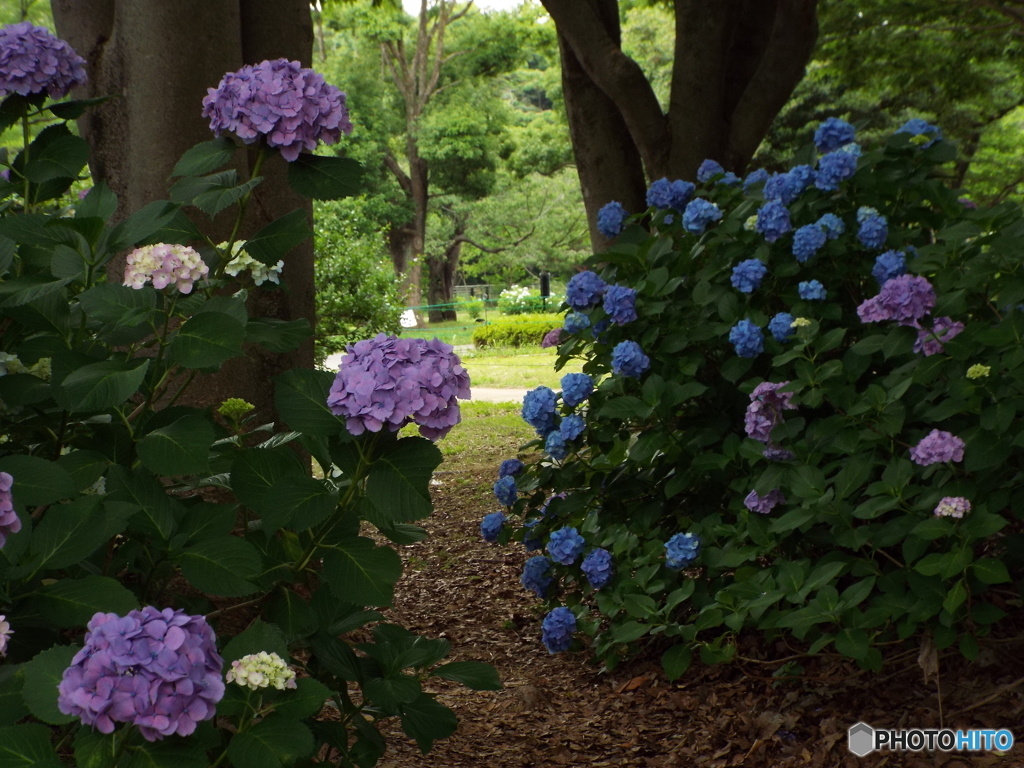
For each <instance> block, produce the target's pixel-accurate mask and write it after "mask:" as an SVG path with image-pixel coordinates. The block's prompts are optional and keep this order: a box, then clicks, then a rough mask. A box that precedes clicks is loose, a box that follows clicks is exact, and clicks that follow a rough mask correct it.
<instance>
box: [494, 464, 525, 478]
mask: <svg viewBox="0 0 1024 768" xmlns="http://www.w3.org/2000/svg"><path fill="white" fill-rule="evenodd" d="M525 468H526V465H525V464H523V462H521V461H520V460H519V459H505V460H504V461H503V462H501V466H500V467H498V479H499V480H500V479H501V478H503V477H515V476H516V475H518V474H519V473H520V472H522V471H523V470H524V469H525Z"/></svg>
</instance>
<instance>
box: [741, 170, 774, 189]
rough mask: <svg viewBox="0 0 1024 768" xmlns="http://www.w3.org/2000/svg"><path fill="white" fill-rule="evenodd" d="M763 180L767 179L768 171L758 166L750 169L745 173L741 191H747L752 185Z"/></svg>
mask: <svg viewBox="0 0 1024 768" xmlns="http://www.w3.org/2000/svg"><path fill="white" fill-rule="evenodd" d="M765 181H768V171H766V170H765V169H764V168H758V169H757V170H756V171H751V172H750V173H748V174H747V178H745V179H744V180H743V191H744V192H749V191H750V188H751V187H752V186H754V185H755V184H760V183H762V182H765Z"/></svg>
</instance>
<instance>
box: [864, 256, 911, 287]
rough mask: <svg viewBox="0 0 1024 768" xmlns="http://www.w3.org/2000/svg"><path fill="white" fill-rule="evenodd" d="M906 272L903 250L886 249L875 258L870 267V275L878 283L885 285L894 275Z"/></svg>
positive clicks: (897, 275)
mask: <svg viewBox="0 0 1024 768" xmlns="http://www.w3.org/2000/svg"><path fill="white" fill-rule="evenodd" d="M905 274H907V259H906V256H905V255H904V253H903V251H886V252H885V253H883V254H882V255H881V256H879V257H878V258H877V259H875V266H874V267H872V268H871V276H872V277H874V278H875V280H877V281H878V284H879V285H885V284H886V283H887V282H889V281H890V280H892V279H893V278H894V277H899V276H900V275H905Z"/></svg>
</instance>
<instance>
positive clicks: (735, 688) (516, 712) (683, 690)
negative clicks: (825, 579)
mask: <svg viewBox="0 0 1024 768" xmlns="http://www.w3.org/2000/svg"><path fill="white" fill-rule="evenodd" d="M517 448H518V444H517V443H516V441H515V440H514V438H509V439H508V440H507V441H505V442H504V443H503V442H502V441H501V440H500V438H498V437H495V443H494V444H489V445H488V446H487V447H486V448H481V449H479V450H474V451H472V455H468V454H462V455H457V456H453V457H449V459H447V460H446V462H445V464H443V465H442V467H441V468H440V471H438V472H437V473H436V475H435V479H434V481H433V483H434V496H435V505H436V511H435V513H434V514H433V515H432V516H431V517H430V518H429V519H427V520H425V521H423V522H422V523H421V524H422V525H424V527H425V528H426V529H427V530H428V531H429V533H430V536H429V538H428V539H426V540H425V541H423V542H420V543H418V544H415V545H412V546H409V547H404V548H400V549H401V550H402V556H403V558H404V561H405V575H404V576H403V577H402V580H401V582H400V583H399V586H398V591H397V596H396V601H395V606H394V607H393V608H392V609H389V610H388V611H387V614H388V618H389V619H390V620H392V621H396V622H398V623H401V624H402V625H403V626H406V627H408V628H409V629H411V630H413V631H416V632H418V633H421V634H425V635H427V636H430V637H445V638H447V639H448V640H449V641H450V642H451V644H452V654H451V656H450V657H449V660H452V661H460V660H476V661H486V662H489V663H491V664H493V665H494V666H495V667H496V668H497V670H498V673H499V675H500V677H501V679H502V681H503V683H504V686H505V687H504V689H503V690H501V691H494V692H475V691H471V690H468V689H466V688H464V687H462V686H460V685H457V684H454V683H448V682H446V681H443V680H431V681H428V683H427V686H426V689H427V690H428V691H429V692H431V693H436V694H438V697H439V699H440V700H441V701H442V702H444V703H445V704H446V705H448V706H449V707H451V708H452V709H453V710H454V711H455V713H456V714H457V715H458V717H459V720H460V724H459V728H458V730H457V731H456V733H455V734H454V735H453V736H452V737H451V738H449V739H446V740H443V741H439V742H436V743H435V745H434V749H433V750H432V751H431V752H430V753H429V754H427V755H426V756H424V755H422V754H421V753H420V751H419V749H418V748H417V747H416V744H415V743H414V742H413V741H412V740H410V739H409V738H408V737H406V736H405V735H404V734H403V733H402V732H401V728H400V727H399V725H398V724H397V723H393V724H389V725H388V727H386V728H385V735H386V737H387V739H388V751H387V753H386V754H385V756H384V757H383V759H382V760H381V762H380V763H379V764H378V765H379V766H381V768H411V767H412V766H416V767H417V768H423V767H434V766H437V767H441V766H450V767H452V768H456V767H457V768H478V767H479V768H484V766H486V768H522V767H524V766H643V767H644V768H654V767H655V766H666V767H667V766H709V768H726V766H751V767H752V768H761V767H762V766H765V767H767V766H843V767H844V768H845V767H847V766H849V767H851V768H852V766H912V767H913V768H917V767H919V766H945V768H962V767H963V766H997V765H998V766H1024V745H1021V743H1020V742H1019V741H1018V744H1017V745H1015V746H1014V748H1013V749H1012V750H1011V752H1010V753H1009V754H1007V755H1002V756H1000V755H997V754H995V753H987V754H982V755H979V754H977V753H976V754H975V755H971V754H970V753H966V752H954V753H944V752H941V751H937V750H936V751H935V752H932V753H930V752H927V751H924V752H919V753H895V752H888V751H885V752H881V753H873V754H871V755H869V756H867V757H865V758H857V757H855V756H854V755H852V754H851V753H850V752H849V751H848V749H847V729H848V728H849V727H850V726H852V725H853V724H854V723H856V722H858V721H864V722H867V723H869V724H871V725H874V726H878V727H887V728H936V727H939V725H940V723H942V724H943V725H944V726H945V727H951V728H953V729H957V728H961V729H967V728H990V729H998V728H1009V729H1010V730H1011V731H1014V730H1015V726H1016V725H1017V724H1018V723H1019V722H1020V720H1021V713H1022V711H1024V631H1021V630H1022V627H1024V616H1022V614H1021V611H1017V613H1016V614H1015V615H1013V616H1012V617H1011V619H1010V620H1008V622H1007V624H1006V626H1005V628H1004V629H1003V630H1002V631H1001V632H1000V633H999V636H997V637H993V638H989V639H987V640H986V641H984V642H983V644H982V652H981V654H980V655H979V657H978V659H977V660H976V661H975V662H974V663H971V664H968V663H967V662H966V661H965V660H964V659H963V658H962V657H961V656H960V654H959V652H957V651H956V649H955V648H950V649H948V650H947V651H944V652H940V654H939V665H940V671H941V678H940V679H938V680H936V678H935V677H934V676H933V677H932V679H931V680H930V681H929V682H927V683H926V682H925V680H924V676H923V674H922V667H921V666H920V665H919V663H918V655H919V651H920V649H919V647H918V644H917V642H916V641H915V642H913V643H908V644H906V645H902V646H893V647H891V648H889V649H888V650H887V653H886V663H885V666H884V668H883V670H882V672H881V673H877V674H873V673H868V672H862V671H860V670H859V669H858V668H857V667H856V665H855V664H853V663H851V662H850V661H849V660H845V659H843V658H841V657H839V656H836V655H827V654H822V655H819V656H817V657H814V658H811V659H800V661H799V663H800V665H801V666H802V667H803V672H802V674H801V675H800V676H799V677H797V678H784V679H779V678H774V677H772V673H773V672H776V671H777V670H780V668H782V666H783V664H784V663H785V658H786V657H790V656H794V655H795V654H799V653H800V652H801V648H800V647H799V646H798V645H797V644H795V643H794V644H792V645H786V644H782V643H780V644H779V645H777V646H771V647H765V646H764V644H763V643H762V641H761V640H760V639H759V638H757V637H753V636H750V637H742V638H741V639H740V643H739V646H740V649H739V655H740V656H742V657H743V659H744V660H743V661H737V662H735V663H733V664H730V665H718V666H704V665H702V664H701V663H700V662H699V661H695V662H694V664H693V665H692V666H691V667H690V669H689V670H688V671H687V673H686V674H685V675H683V677H682V678H680V679H679V680H677V681H675V682H669V681H668V680H667V679H666V678H665V676H664V674H663V673H662V671H661V669H660V665H659V664H658V661H657V656H656V655H655V654H653V653H651V654H649V655H648V656H647V657H644V656H641V657H640V658H637V659H635V660H633V661H631V662H629V663H627V664H623V665H621V666H619V667H618V668H617V669H616V670H615V671H614V672H611V673H603V674H602V673H601V672H600V668H599V666H598V665H596V664H594V663H593V662H592V660H591V658H590V657H589V655H588V654H587V653H586V652H584V651H581V652H578V653H569V654H558V655H551V654H548V653H547V651H546V650H545V648H544V646H543V645H542V644H541V641H540V626H539V625H540V618H541V616H542V608H541V606H540V604H539V602H538V601H537V600H536V599H535V598H533V596H532V595H531V594H529V593H528V592H526V591H525V590H524V589H522V587H521V586H520V584H519V575H520V572H521V568H522V563H523V562H524V560H525V559H526V555H525V553H524V552H523V550H522V548H521V547H517V546H514V545H510V546H507V547H501V546H498V545H490V544H487V543H486V542H484V541H483V540H482V539H481V537H480V533H479V525H480V519H481V518H482V517H483V515H484V514H486V513H487V512H491V511H495V504H494V501H493V497H492V496H491V486H492V485H493V483H494V480H495V468H496V467H497V465H498V463H499V462H500V461H501V459H504V458H508V457H510V456H514V455H515V454H516V450H517ZM1010 610H1013V609H1012V608H1011V609H1010ZM940 694H941V695H940ZM1015 736H1017V737H1018V739H1020V738H1024V731H1021V730H1020V729H1016V733H1015Z"/></svg>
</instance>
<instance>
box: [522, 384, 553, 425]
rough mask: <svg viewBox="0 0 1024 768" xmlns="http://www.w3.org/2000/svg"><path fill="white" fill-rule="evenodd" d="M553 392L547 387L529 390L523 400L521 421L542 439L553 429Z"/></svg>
mask: <svg viewBox="0 0 1024 768" xmlns="http://www.w3.org/2000/svg"><path fill="white" fill-rule="evenodd" d="M555 405H556V404H555V391H554V390H553V389H550V388H549V387H537V388H536V389H531V390H530V391H529V392H527V393H526V397H524V398H523V421H525V422H526V423H527V424H529V425H530V426H531V427H533V428H534V429H536V430H537V434H538V435H541V436H542V437H544V436H546V435H547V433H548V432H550V431H551V430H552V429H554V428H555Z"/></svg>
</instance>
